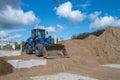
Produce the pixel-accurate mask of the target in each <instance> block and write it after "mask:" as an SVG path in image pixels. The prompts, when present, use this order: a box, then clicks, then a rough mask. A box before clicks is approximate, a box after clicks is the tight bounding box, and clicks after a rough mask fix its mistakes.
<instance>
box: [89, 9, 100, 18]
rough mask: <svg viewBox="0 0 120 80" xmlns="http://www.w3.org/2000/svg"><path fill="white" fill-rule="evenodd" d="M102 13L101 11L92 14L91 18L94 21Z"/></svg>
mask: <svg viewBox="0 0 120 80" xmlns="http://www.w3.org/2000/svg"><path fill="white" fill-rule="evenodd" d="M101 13H102V12H101V11H96V12H94V13H93V14H90V15H89V17H90V19H92V20H94V19H96V18H97V17H98V16H99V15H100V14H101Z"/></svg>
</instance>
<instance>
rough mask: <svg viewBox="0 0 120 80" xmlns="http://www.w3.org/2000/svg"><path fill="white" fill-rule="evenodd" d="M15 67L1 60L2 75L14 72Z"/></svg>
mask: <svg viewBox="0 0 120 80" xmlns="http://www.w3.org/2000/svg"><path fill="white" fill-rule="evenodd" d="M12 68H13V66H12V65H10V64H9V63H7V62H6V61H4V60H3V59H0V75H4V74H8V73H11V72H13V70H12Z"/></svg>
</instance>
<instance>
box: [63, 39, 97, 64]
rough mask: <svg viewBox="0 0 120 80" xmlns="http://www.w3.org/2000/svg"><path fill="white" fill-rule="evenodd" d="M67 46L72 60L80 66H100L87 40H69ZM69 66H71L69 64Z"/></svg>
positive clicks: (65, 43)
mask: <svg viewBox="0 0 120 80" xmlns="http://www.w3.org/2000/svg"><path fill="white" fill-rule="evenodd" d="M62 44H63V45H65V47H66V50H67V53H68V55H69V56H70V60H71V61H74V62H75V63H77V64H79V65H98V64H99V63H98V62H97V58H96V55H95V51H94V48H93V47H91V45H90V44H88V42H86V41H85V40H77V39H74V40H67V41H64V42H63V43H62ZM68 65H69V64H68Z"/></svg>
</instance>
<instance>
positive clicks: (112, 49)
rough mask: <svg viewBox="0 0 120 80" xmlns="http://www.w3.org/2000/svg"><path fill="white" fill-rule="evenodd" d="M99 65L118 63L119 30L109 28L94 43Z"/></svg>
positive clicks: (119, 56)
mask: <svg viewBox="0 0 120 80" xmlns="http://www.w3.org/2000/svg"><path fill="white" fill-rule="evenodd" d="M94 44H95V45H96V53H97V56H98V57H99V61H100V62H101V63H106V62H107V63H120V29H119V28H115V27H109V28H108V29H107V30H106V31H105V32H104V33H103V34H102V35H101V36H100V37H98V38H96V40H95V41H94Z"/></svg>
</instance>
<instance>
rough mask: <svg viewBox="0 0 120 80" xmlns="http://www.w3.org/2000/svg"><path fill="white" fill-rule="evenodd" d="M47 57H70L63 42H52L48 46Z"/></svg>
mask: <svg viewBox="0 0 120 80" xmlns="http://www.w3.org/2000/svg"><path fill="white" fill-rule="evenodd" d="M44 57H45V58H48V59H50V58H51V59H53V58H68V54H67V51H66V49H65V46H64V45H62V44H50V45H48V46H46V54H45V55H44Z"/></svg>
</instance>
